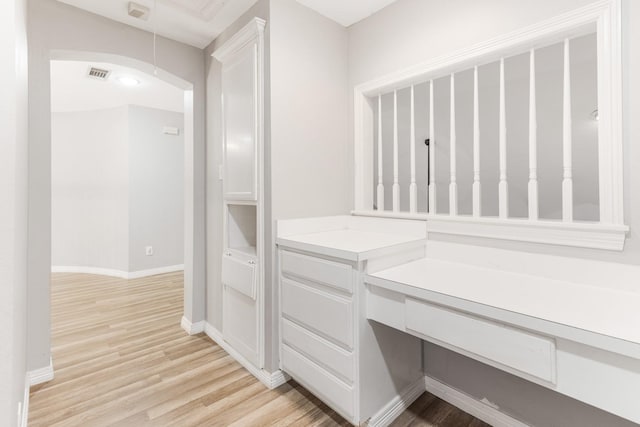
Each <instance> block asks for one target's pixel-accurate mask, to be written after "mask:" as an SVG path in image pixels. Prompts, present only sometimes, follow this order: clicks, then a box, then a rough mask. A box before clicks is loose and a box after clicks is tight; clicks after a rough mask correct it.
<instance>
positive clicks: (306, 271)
mask: <svg viewBox="0 0 640 427" xmlns="http://www.w3.org/2000/svg"><path fill="white" fill-rule="evenodd" d="M281 256H282V259H281V266H282V273H284V274H289V275H293V276H298V277H301V278H303V279H307V280H311V281H312V282H317V283H321V284H324V285H328V286H332V287H334V288H337V289H340V290H343V291H346V292H349V293H353V273H352V270H351V266H349V265H347V264H340V263H338V262H333V261H328V260H325V259H322V258H316V257H311V256H307V255H302V254H296V253H293V252H288V251H282V252H281Z"/></svg>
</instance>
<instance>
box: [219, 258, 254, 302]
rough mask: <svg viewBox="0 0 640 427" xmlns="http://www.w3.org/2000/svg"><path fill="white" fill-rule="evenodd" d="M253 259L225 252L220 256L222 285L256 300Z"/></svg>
mask: <svg viewBox="0 0 640 427" xmlns="http://www.w3.org/2000/svg"><path fill="white" fill-rule="evenodd" d="M255 262H256V261H255V258H253V257H249V256H242V255H240V254H237V253H235V252H231V251H227V252H225V254H224V255H223V256H222V283H223V284H224V285H227V286H229V287H230V288H233V289H235V290H236V291H238V292H240V293H242V294H244V295H246V296H248V297H249V298H252V299H254V300H255V299H256V279H257V277H256V264H255Z"/></svg>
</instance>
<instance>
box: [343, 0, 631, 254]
mask: <svg viewBox="0 0 640 427" xmlns="http://www.w3.org/2000/svg"><path fill="white" fill-rule="evenodd" d="M596 28H597V31H598V52H599V54H598V58H599V60H598V99H599V104H600V111H601V112H602V113H603V114H604V116H601V117H600V122H599V159H600V168H599V174H600V176H599V182H600V222H599V223H594V224H584V223H575V222H574V223H565V224H562V225H555V224H554V222H553V221H535V220H534V221H528V220H519V219H514V218H503V219H502V221H495V220H494V219H492V218H472V219H468V218H465V217H452V216H449V218H447V219H444V218H442V217H441V216H438V215H433V216H431V215H429V216H428V215H427V214H410V213H408V212H407V213H404V212H397V213H392V212H387V211H385V212H382V211H372V210H371V209H372V208H373V205H372V204H371V203H369V202H370V200H371V199H372V197H373V188H374V187H373V185H372V184H373V181H372V176H373V174H372V173H371V169H372V163H373V156H372V155H369V153H370V151H371V148H372V147H371V146H372V144H373V142H372V141H373V138H369V137H368V136H369V134H370V133H371V129H372V128H373V122H372V119H370V117H371V116H372V113H371V103H370V102H368V98H367V97H370V96H378V95H379V94H381V93H387V92H391V91H394V90H398V89H400V88H404V87H409V86H411V85H413V84H417V83H421V82H425V81H428V80H432V79H433V78H436V77H440V76H444V75H447V74H451V73H453V72H456V71H461V70H465V69H468V68H470V67H472V66H477V65H481V64H484V63H488V62H492V61H495V60H498V59H500V58H501V57H505V56H510V55H512V54H517V53H522V52H525V51H530V50H531V49H533V48H538V47H542V46H545V45H547V44H549V43H551V42H555V41H558V40H559V39H560V38H566V37H575V36H578V35H581V34H584V33H587V32H592V31H594V29H596ZM620 37H621V36H620V0H598V1H595V2H593V3H591V4H589V5H586V6H584V7H582V8H578V9H575V10H573V11H570V12H568V13H564V14H562V15H558V16H555V17H553V18H551V19H548V20H545V21H542V22H539V23H537V24H534V25H531V26H528V27H525V28H522V29H520V30H517V31H515V32H512V33H509V34H506V35H503V36H500V37H496V38H494V39H491V40H488V41H485V42H482V43H479V44H476V45H474V46H470V47H468V48H465V49H461V50H459V51H456V52H453V53H452V54H449V55H444V56H441V57H437V58H434V59H433V60H430V61H426V62H423V63H420V64H417V65H415V66H412V67H409V68H407V69H404V70H401V71H398V72H394V73H391V74H388V75H386V76H382V77H380V78H377V79H374V80H372V81H369V82H365V83H362V84H360V85H358V86H356V87H355V88H354V152H355V158H354V162H355V165H354V167H355V169H354V171H355V173H354V177H355V182H354V184H355V200H354V202H355V210H354V212H353V213H354V214H356V215H366V216H378V217H391V218H404V219H423V220H424V219H427V217H428V219H429V220H430V222H429V223H428V228H429V231H432V232H441V233H448V234H458V235H472V236H477V237H489V238H495V239H508V240H517V241H528V242H536V243H547V244H556V245H567V246H575V247H587V248H597V249H608V250H622V249H623V247H624V241H625V238H626V233H627V231H628V227H627V226H625V225H624V218H623V178H622V169H623V156H622V136H621V134H620V132H621V129H622V112H621V111H622V110H621V100H622V91H621V59H620V58H621V47H620V46H621V43H620ZM432 185H433V181H432ZM430 190H431V189H430ZM431 193H432V191H430V196H431V195H432V194H431Z"/></svg>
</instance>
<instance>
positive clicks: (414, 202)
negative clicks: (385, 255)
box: [409, 86, 418, 213]
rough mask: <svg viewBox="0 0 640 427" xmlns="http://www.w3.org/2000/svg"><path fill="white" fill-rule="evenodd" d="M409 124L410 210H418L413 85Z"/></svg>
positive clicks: (413, 211)
mask: <svg viewBox="0 0 640 427" xmlns="http://www.w3.org/2000/svg"><path fill="white" fill-rule="evenodd" d="M409 114H410V115H411V117H410V119H411V120H410V125H409V132H410V136H409V138H410V139H409V145H410V151H411V157H410V158H411V160H410V161H411V184H409V212H412V213H416V212H418V184H417V183H416V123H415V120H416V116H415V114H416V113H415V94H414V87H413V86H411V108H410V113H409Z"/></svg>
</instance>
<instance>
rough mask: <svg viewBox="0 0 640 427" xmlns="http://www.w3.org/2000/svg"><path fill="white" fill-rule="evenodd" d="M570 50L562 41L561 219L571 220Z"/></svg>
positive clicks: (567, 42) (567, 41)
mask: <svg viewBox="0 0 640 427" xmlns="http://www.w3.org/2000/svg"><path fill="white" fill-rule="evenodd" d="M570 53H571V51H570V48H569V39H565V41H564V78H563V83H562V84H563V92H562V93H563V95H562V220H563V221H564V222H571V221H573V156H572V152H571V151H572V145H573V141H572V139H573V132H572V129H571V126H572V119H571V55H570Z"/></svg>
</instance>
